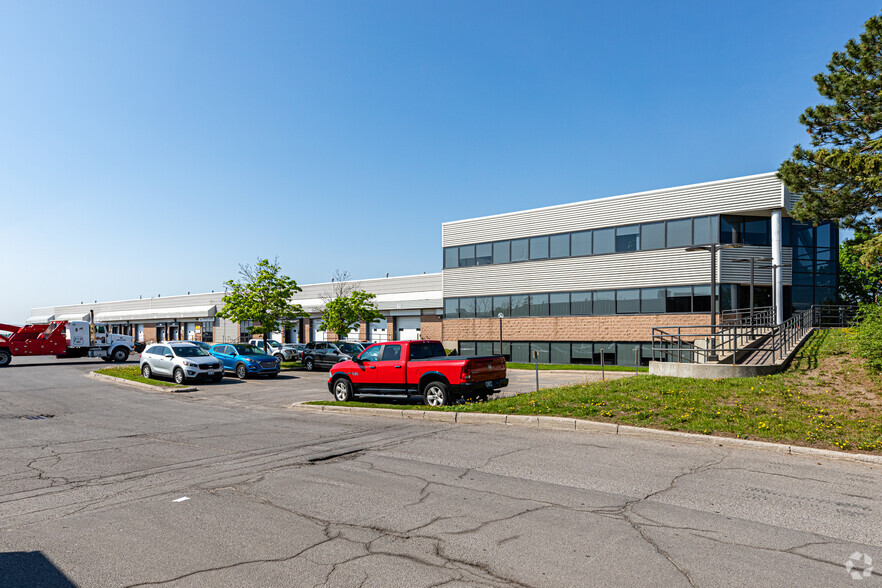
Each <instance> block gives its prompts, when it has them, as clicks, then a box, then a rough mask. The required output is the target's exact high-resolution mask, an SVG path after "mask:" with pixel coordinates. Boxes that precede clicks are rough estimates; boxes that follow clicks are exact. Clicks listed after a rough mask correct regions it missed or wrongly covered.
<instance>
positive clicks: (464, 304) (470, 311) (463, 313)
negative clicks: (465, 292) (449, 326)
mask: <svg viewBox="0 0 882 588" xmlns="http://www.w3.org/2000/svg"><path fill="white" fill-rule="evenodd" d="M459 318H475V299H474V298H460V299H459Z"/></svg>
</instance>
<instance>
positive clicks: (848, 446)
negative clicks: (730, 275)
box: [321, 329, 882, 452]
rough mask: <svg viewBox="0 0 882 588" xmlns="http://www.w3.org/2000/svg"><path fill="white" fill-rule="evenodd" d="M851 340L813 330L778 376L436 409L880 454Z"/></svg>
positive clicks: (675, 381)
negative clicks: (561, 418) (561, 419)
mask: <svg viewBox="0 0 882 588" xmlns="http://www.w3.org/2000/svg"><path fill="white" fill-rule="evenodd" d="M851 337H852V334H851V333H850V331H849V330H847V329H845V330H827V331H819V332H816V333H815V334H813V335H812V337H811V338H810V339H809V341H808V342H807V343H806V345H805V346H804V347H803V348H802V350H801V351H800V353H799V355H798V356H797V358H796V359H795V360H794V362H793V364H792V365H791V367H790V369H788V370H787V371H786V372H784V373H781V374H776V375H773V376H764V377H757V378H738V379H725V380H696V379H681V378H670V377H661V376H650V375H645V376H639V377H633V378H622V379H618V380H611V381H606V382H597V383H591V384H585V385H577V386H567V387H563V388H549V389H542V390H539V391H538V392H533V393H530V394H521V395H519V396H513V397H508V398H500V399H498V400H490V401H488V402H478V403H472V404H464V405H459V406H451V407H444V408H440V409H431V410H454V411H463V412H489V413H501V414H526V415H546V416H565V417H574V418H585V419H589V420H594V421H604V422H611V423H620V424H628V425H636V426H643V427H651V428H656V429H667V430H672V431H686V432H691V433H703V434H707V435H710V434H713V435H722V436H727V437H739V438H742V439H756V440H762V441H774V442H782V443H788V444H793V445H806V446H812V447H821V448H827V449H836V448H838V449H843V450H852V451H855V450H857V451H864V452H882V379H880V378H879V377H878V376H873V375H870V373H869V372H868V371H867V370H866V368H865V367H864V365H863V361H862V360H859V359H857V358H855V357H853V356H852V355H850V354H849V352H848V350H849V346H850V338H851ZM321 404H342V403H336V402H322V403H321ZM345 404H347V405H348V406H358V405H363V406H372V407H382V406H389V407H390V408H396V409H399V410H400V409H402V408H416V409H428V408H429V407H425V406H420V405H407V404H398V405H382V404H374V403H345Z"/></svg>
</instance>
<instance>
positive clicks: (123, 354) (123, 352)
mask: <svg viewBox="0 0 882 588" xmlns="http://www.w3.org/2000/svg"><path fill="white" fill-rule="evenodd" d="M110 356H111V357H112V358H113V361H115V362H116V363H122V362H124V361H125V360H127V359H128V358H129V350H128V349H126V348H125V347H117V348H116V349H114V350H113V353H111V355H110Z"/></svg>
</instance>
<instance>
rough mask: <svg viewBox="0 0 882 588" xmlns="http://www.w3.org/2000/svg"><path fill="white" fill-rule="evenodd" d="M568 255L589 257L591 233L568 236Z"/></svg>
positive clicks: (580, 232)
mask: <svg viewBox="0 0 882 588" xmlns="http://www.w3.org/2000/svg"><path fill="white" fill-rule="evenodd" d="M570 255H572V256H573V257H577V256H579V255H591V231H579V232H578V233H572V234H570Z"/></svg>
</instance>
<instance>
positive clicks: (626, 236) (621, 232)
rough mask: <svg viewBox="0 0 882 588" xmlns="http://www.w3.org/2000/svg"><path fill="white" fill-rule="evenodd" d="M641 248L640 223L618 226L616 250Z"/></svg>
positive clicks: (618, 251)
mask: <svg viewBox="0 0 882 588" xmlns="http://www.w3.org/2000/svg"><path fill="white" fill-rule="evenodd" d="M639 248H640V225H631V226H630V227H616V252H617V253H623V252H625V251H637V250H638V249H639Z"/></svg>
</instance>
